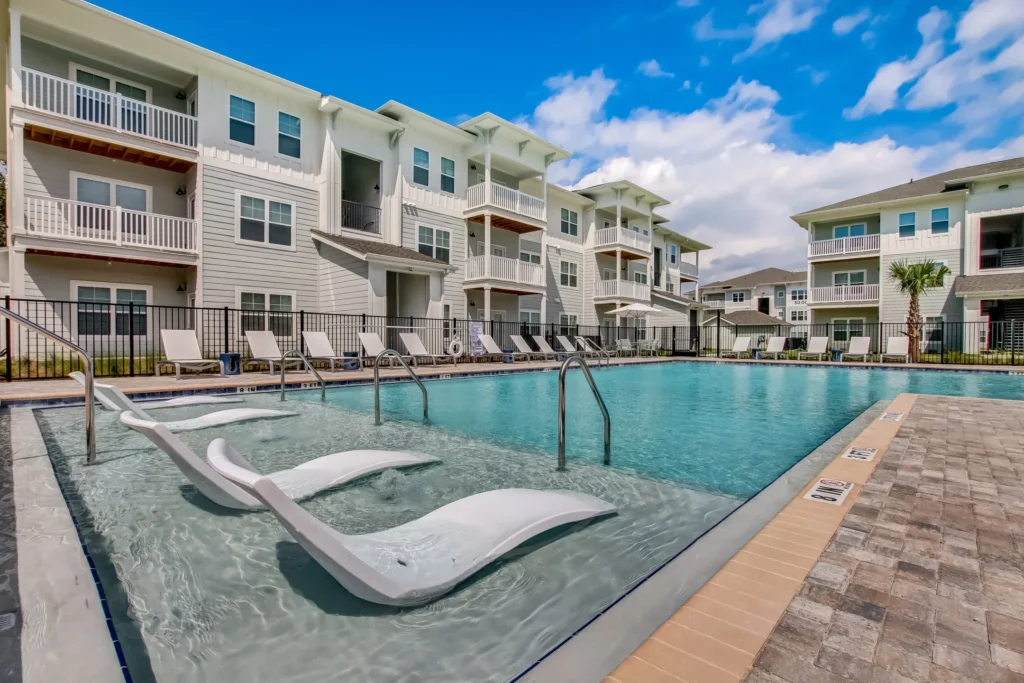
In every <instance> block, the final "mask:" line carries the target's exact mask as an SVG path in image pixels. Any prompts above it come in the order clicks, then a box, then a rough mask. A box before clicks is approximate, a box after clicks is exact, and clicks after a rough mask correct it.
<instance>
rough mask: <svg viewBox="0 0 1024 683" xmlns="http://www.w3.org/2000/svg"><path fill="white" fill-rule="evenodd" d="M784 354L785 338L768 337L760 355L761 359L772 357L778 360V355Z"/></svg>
mask: <svg viewBox="0 0 1024 683" xmlns="http://www.w3.org/2000/svg"><path fill="white" fill-rule="evenodd" d="M785 352H786V338H785V337H770V338H769V339H768V346H767V347H766V348H765V350H764V351H763V352H762V353H761V357H762V358H767V357H768V356H772V357H774V358H775V359H778V357H779V354H780V353H785Z"/></svg>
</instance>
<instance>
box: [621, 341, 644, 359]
mask: <svg viewBox="0 0 1024 683" xmlns="http://www.w3.org/2000/svg"><path fill="white" fill-rule="evenodd" d="M615 346H616V349H617V350H618V353H619V355H620V356H621V355H626V356H637V355H639V353H640V352H639V349H637V347H635V346H633V342H632V341H631V340H629V339H617V340H615Z"/></svg>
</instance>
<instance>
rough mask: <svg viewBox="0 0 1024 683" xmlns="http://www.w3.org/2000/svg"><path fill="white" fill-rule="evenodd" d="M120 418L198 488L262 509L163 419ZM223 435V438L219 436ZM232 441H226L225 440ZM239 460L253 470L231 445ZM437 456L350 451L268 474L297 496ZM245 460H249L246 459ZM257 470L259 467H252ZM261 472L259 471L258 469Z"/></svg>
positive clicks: (222, 501)
mask: <svg viewBox="0 0 1024 683" xmlns="http://www.w3.org/2000/svg"><path fill="white" fill-rule="evenodd" d="M121 422H122V423H123V424H125V425H127V426H129V427H131V428H132V429H134V430H135V431H137V432H140V433H142V434H145V435H146V437H147V438H148V439H149V440H150V441H152V442H153V443H154V444H156V445H157V446H158V447H159V448H160V450H162V451H163V452H164V453H166V454H167V455H168V456H169V457H170V458H171V460H172V461H173V462H174V464H175V465H176V466H177V467H178V469H179V470H181V473H182V474H184V475H185V478H186V479H188V480H189V481H190V482H192V484H193V485H194V486H195V487H196V488H197V489H199V492H200V493H202V494H203V495H204V496H206V497H207V498H209V499H210V500H212V501H213V502H214V503H216V504H217V505H220V506H222V507H226V508H232V509H235V510H258V509H262V508H263V507H264V506H263V503H261V502H260V501H258V500H257V499H255V498H253V497H252V496H250V495H249V494H248V493H246V492H245V491H243V490H242V489H240V488H238V487H237V486H235V485H234V484H232V483H231V482H230V481H228V480H227V479H225V478H224V477H222V476H221V475H220V474H218V473H217V472H216V470H214V469H213V468H212V467H210V465H208V464H207V463H205V462H203V460H202V459H201V458H200V457H199V456H198V455H196V454H195V453H193V452H192V449H190V448H189V447H188V446H186V445H185V443H184V442H183V441H182V440H181V439H179V438H178V437H176V436H175V435H174V434H171V432H170V431H169V430H168V429H167V428H166V427H165V426H164V425H162V424H160V423H158V422H150V421H148V420H141V419H139V418H137V417H135V416H134V415H132V414H131V413H121ZM218 441H224V440H223V439H218ZM225 443H227V442H225ZM227 448H228V450H230V452H231V454H233V459H234V458H237V462H238V463H240V465H239V466H241V467H246V468H248V469H249V470H252V467H251V466H250V465H249V463H247V462H246V461H245V460H243V459H242V457H241V456H239V455H237V453H235V451H234V449H232V448H231V446H230V445H229V446H227ZM436 461H437V458H434V457H432V456H429V455H423V454H421V453H402V452H397V451H345V452H342V453H332V454H330V455H325V456H323V457H322V458H316V459H315V460H310V461H309V462H304V463H302V464H301V465H299V466H298V467H293V468H291V469H289V470H281V471H280V472H273V473H271V474H268V475H266V476H267V478H268V479H270V480H271V481H273V482H274V483H275V484H276V485H277V486H278V487H279V489H280V490H281V491H283V492H284V495H286V496H288V497H289V498H291V499H293V500H302V499H303V498H309V497H310V496H313V495H315V494H317V493H320V492H321V491H326V490H327V489H331V488H336V487H338V486H341V485H343V484H346V483H348V482H350V481H353V480H355V479H358V478H360V477H364V476H366V475H368V474H373V473H375V472H381V471H383V470H386V469H391V468H393V467H409V466H412V465H423V464H426V463H430V462H436ZM241 463H244V464H241ZM252 471H253V472H255V470H252ZM257 474H258V473H257Z"/></svg>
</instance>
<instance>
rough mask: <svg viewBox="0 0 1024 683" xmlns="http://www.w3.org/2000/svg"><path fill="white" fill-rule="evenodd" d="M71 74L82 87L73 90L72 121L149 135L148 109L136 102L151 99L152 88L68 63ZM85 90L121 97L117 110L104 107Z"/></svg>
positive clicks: (104, 105) (107, 105)
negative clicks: (78, 120)
mask: <svg viewBox="0 0 1024 683" xmlns="http://www.w3.org/2000/svg"><path fill="white" fill-rule="evenodd" d="M71 72H72V73H73V74H74V78H75V81H76V82H77V83H79V84H81V85H82V86H85V87H82V88H75V112H74V115H75V118H79V119H82V120H84V121H89V122H90V123H98V124H101V125H106V126H109V125H118V126H120V127H122V128H124V129H126V130H129V131H131V132H133V133H143V134H147V133H149V123H150V122H149V110H148V109H147V108H145V107H140V106H139V105H137V104H135V102H149V101H150V100H152V99H153V98H152V94H153V93H152V89H151V88H149V87H148V86H145V85H142V84H140V83H132V82H130V81H126V80H124V79H121V78H117V77H115V76H112V75H111V74H107V73H103V72H101V71H97V70H96V69H93V68H92V67H89V68H88V69H84V68H82V67H80V66H78V65H77V64H71ZM86 87H88V88H92V89H94V90H103V91H105V92H110V93H117V94H118V95H120V96H121V105H120V108H119V110H118V109H115V108H114V107H112V106H110V105H109V104H105V103H104V101H102V100H101V99H100V98H98V97H97V96H96V95H95V94H93V93H90V92H89V91H88V90H86Z"/></svg>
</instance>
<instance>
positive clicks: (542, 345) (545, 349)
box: [531, 334, 558, 359]
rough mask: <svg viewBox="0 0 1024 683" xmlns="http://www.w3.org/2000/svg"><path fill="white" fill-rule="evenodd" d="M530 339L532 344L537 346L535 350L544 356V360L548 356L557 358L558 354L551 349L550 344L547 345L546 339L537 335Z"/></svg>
mask: <svg viewBox="0 0 1024 683" xmlns="http://www.w3.org/2000/svg"><path fill="white" fill-rule="evenodd" d="M531 339H533V343H534V344H536V345H537V348H538V349H540V352H541V353H543V354H544V357H545V358H547V357H548V356H554V357H555V358H556V359H557V358H558V352H557V351H555V350H554V349H553V348H551V344H548V340H547V339H545V338H544V337H542V336H541V335H539V334H535V335H532V336H531Z"/></svg>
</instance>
